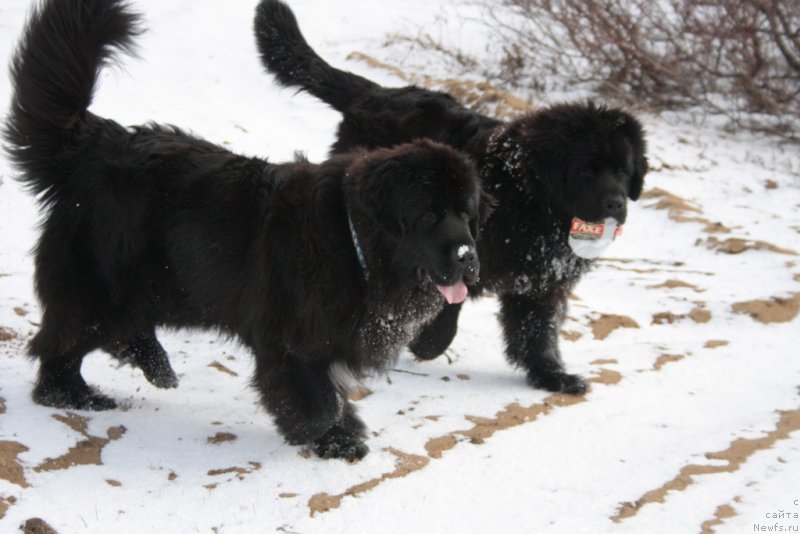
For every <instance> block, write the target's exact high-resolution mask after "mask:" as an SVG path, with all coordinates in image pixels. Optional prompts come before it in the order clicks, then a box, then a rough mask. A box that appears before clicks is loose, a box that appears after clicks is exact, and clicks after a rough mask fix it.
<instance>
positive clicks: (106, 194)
mask: <svg viewBox="0 0 800 534" xmlns="http://www.w3.org/2000/svg"><path fill="white" fill-rule="evenodd" d="M138 31H139V25H138V17H137V16H136V15H135V14H133V13H131V12H130V11H129V10H128V9H127V7H126V4H125V3H124V2H122V1H118V0H48V1H46V2H44V3H42V4H40V6H39V7H38V8H37V9H34V11H33V13H32V14H31V17H30V20H29V22H28V25H27V27H26V29H25V31H24V34H23V37H22V39H21V42H20V44H19V47H18V49H17V52H16V55H15V56H14V59H13V61H12V68H11V78H12V81H13V84H14V89H15V93H14V98H13V101H12V104H11V112H10V115H9V118H8V122H7V124H6V129H5V138H6V140H7V142H8V145H9V147H8V148H9V152H10V155H11V157H12V158H13V160H14V162H15V163H16V164H17V166H18V167H19V169H20V170H21V171H22V173H23V174H22V176H21V180H23V182H24V183H25V184H27V186H28V187H29V188H30V190H31V191H32V192H33V193H35V194H36V195H37V196H38V198H39V200H40V201H41V203H42V205H43V206H44V208H45V209H46V217H45V219H44V222H43V226H42V233H41V238H40V240H39V243H38V246H37V247H36V254H35V256H36V257H35V263H36V289H37V292H38V296H39V298H40V300H41V303H42V307H43V317H42V325H41V330H40V331H39V332H38V333H37V334H36V336H35V337H34V339H33V340H32V342H31V345H30V351H31V354H32V355H33V356H34V357H36V358H38V360H39V364H40V366H39V376H38V381H37V383H36V386H35V389H34V393H33V397H34V399H35V401H36V402H38V403H40V404H44V405H48V406H55V407H63V408H78V409H92V410H104V409H110V408H113V407H114V406H115V403H114V401H113V400H112V399H110V398H108V397H106V396H104V395H102V394H100V393H98V392H97V391H95V390H94V389H92V388H91V387H89V386H88V385H87V384H86V382H85V381H84V379H83V377H82V376H81V371H80V368H81V362H82V360H83V357H84V356H85V355H86V354H87V353H88V352H89V351H92V350H94V349H96V348H105V349H106V350H108V351H110V352H112V353H114V354H116V355H118V356H127V357H131V358H134V360H135V361H136V363H137V364H139V365H140V366H141V367H142V368H143V369H144V371H145V373H146V375H147V376H148V378H149V379H151V381H154V382H155V383H156V385H160V386H162V387H168V386H174V385H175V382H176V380H175V376H174V373H172V370H171V369H170V368H169V363H168V361H167V360H166V355H165V353H164V351H163V349H162V348H161V346H160V345H159V343H158V341H157V340H156V338H155V334H154V331H155V327H156V326H157V325H168V326H173V327H201V328H210V329H217V330H219V331H220V332H222V333H224V334H227V335H232V336H237V337H238V338H239V339H240V340H242V341H243V342H244V343H245V344H246V345H248V346H249V347H250V348H251V349H252V350H253V352H254V353H255V358H256V371H255V377H254V379H253V382H254V384H255V387H256V388H257V389H258V391H259V393H260V395H261V398H262V401H263V404H264V406H265V407H266V409H267V410H268V411H269V412H270V413H271V414H272V415H273V417H274V419H275V421H276V423H277V425H278V427H279V429H280V431H281V432H282V433H283V435H284V436H285V437H286V440H287V441H288V442H290V443H293V444H309V445H310V446H311V447H312V448H313V450H314V451H315V452H316V453H317V454H318V455H320V456H322V457H339V458H345V459H348V460H352V459H355V458H360V457H362V456H364V454H366V452H367V450H368V449H367V447H366V445H365V444H364V438H365V427H364V424H363V423H362V422H361V420H360V419H359V418H358V417H357V415H356V413H355V409H354V408H353V406H352V405H351V404H350V403H349V402H348V400H347V397H346V395H345V391H344V382H345V381H346V379H348V378H352V376H353V375H355V377H360V376H363V375H364V374H365V373H368V372H372V371H375V370H381V369H384V368H385V366H386V365H387V364H388V363H389V362H390V361H391V360H392V358H394V357H396V355H397V352H398V351H399V349H400V348H401V347H403V346H405V345H406V344H408V343H409V341H411V340H412V339H413V336H414V335H415V334H416V333H417V331H418V330H419V328H420V327H421V326H422V324H424V323H425V322H429V321H430V320H431V319H433V318H434V317H435V316H436V314H437V313H439V311H441V309H442V307H443V305H444V304H445V301H449V302H460V301H463V300H464V298H466V295H467V288H466V285H467V284H472V283H474V282H475V281H476V279H477V276H478V258H477V255H476V252H475V241H474V239H475V236H476V233H477V231H478V227H479V224H480V221H479V216H480V214H479V210H480V206H479V203H480V199H481V191H480V187H479V183H478V181H477V178H476V174H475V171H474V169H473V167H472V166H471V164H470V163H469V161H468V160H467V159H466V158H465V157H463V156H461V155H459V154H458V153H457V152H456V151H455V150H453V149H452V148H450V147H447V146H445V145H441V144H437V143H434V142H430V141H416V142H413V143H409V144H404V145H398V146H396V147H394V148H389V149H380V150H375V151H373V152H366V151H363V150H362V151H358V152H355V153H352V154H348V155H341V156H336V157H333V158H331V159H330V160H328V161H326V162H325V163H323V164H320V165H313V164H311V163H308V162H305V161H297V162H294V163H285V164H271V163H268V162H266V161H265V160H263V159H258V158H250V157H243V156H239V155H235V154H232V153H230V152H228V151H226V150H225V149H223V148H221V147H219V146H216V145H213V144H211V143H208V142H206V141H203V140H201V139H198V138H196V137H193V136H190V135H188V134H186V133H184V132H181V131H180V130H178V129H176V128H173V127H163V126H158V125H155V124H148V125H145V126H138V127H134V128H123V127H122V126H120V125H119V124H117V123H116V122H114V121H112V120H109V119H105V118H102V117H98V116H96V115H94V114H92V113H91V112H89V111H88V110H87V107H88V106H89V104H90V102H91V99H92V93H93V89H94V86H95V83H96V80H97V76H98V73H99V70H100V69H101V68H102V66H103V65H104V64H106V63H108V62H110V61H111V60H112V59H113V56H114V54H115V53H116V52H118V51H120V50H122V51H130V49H131V46H132V40H133V37H134V36H135V35H136V34H137V32H138Z"/></svg>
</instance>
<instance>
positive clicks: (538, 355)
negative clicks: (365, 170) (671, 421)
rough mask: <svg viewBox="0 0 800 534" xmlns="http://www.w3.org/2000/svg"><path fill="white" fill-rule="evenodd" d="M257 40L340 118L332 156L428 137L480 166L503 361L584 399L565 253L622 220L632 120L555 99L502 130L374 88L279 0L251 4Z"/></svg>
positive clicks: (439, 346)
mask: <svg viewBox="0 0 800 534" xmlns="http://www.w3.org/2000/svg"><path fill="white" fill-rule="evenodd" d="M255 36H256V41H257V44H258V48H259V51H260V54H261V58H262V61H263V63H264V65H265V66H266V68H267V70H268V72H270V73H272V74H273V75H274V76H275V77H276V79H277V80H278V81H279V82H280V83H281V84H283V85H285V86H288V87H296V88H299V89H301V90H303V91H307V92H308V93H310V94H312V95H314V96H316V97H317V98H319V99H321V100H323V101H324V102H326V103H327V104H329V105H330V106H332V107H333V108H335V109H336V110H338V111H340V112H341V113H342V115H343V118H342V121H341V123H340V124H339V129H338V135H337V139H336V142H335V143H334V145H333V147H332V150H331V152H332V153H340V152H343V151H346V150H350V149H352V148H353V147H367V148H374V147H378V146H392V145H395V144H398V143H403V142H407V141H409V140H412V139H417V138H421V137H426V138H430V139H433V140H435V141H438V142H441V143H446V144H448V145H450V146H453V147H455V148H457V149H459V150H464V151H466V152H467V153H468V154H470V155H471V156H472V158H473V159H474V160H475V161H476V162H478V167H479V172H480V175H481V179H482V182H483V186H484V188H485V190H486V191H488V192H489V193H491V194H492V195H493V196H494V197H495V198H496V200H497V211H496V212H495V214H494V215H493V216H492V217H491V218H490V219H489V220H488V221H487V223H486V224H485V225H484V227H483V229H482V234H481V239H480V240H479V242H478V251H479V253H480V256H481V260H482V271H481V272H482V275H481V280H480V283H479V284H478V285H477V286H475V287H474V288H473V289H472V290H471V293H472V294H473V295H477V294H478V293H479V292H480V290H481V289H483V288H487V289H490V290H492V291H495V292H496V293H497V294H498V295H499V298H500V301H501V304H502V311H501V322H502V326H503V331H504V334H505V341H506V347H507V355H508V358H509V360H510V361H511V362H512V363H513V364H516V365H518V366H520V367H522V368H523V369H524V370H525V371H526V373H527V378H528V381H529V383H530V384H531V385H533V386H536V387H542V388H545V389H548V390H551V391H564V392H568V393H582V392H583V391H585V389H586V384H585V382H584V381H583V379H581V378H580V377H579V376H577V375H572V374H568V373H566V372H565V370H564V365H563V363H562V360H561V355H560V351H559V343H558V336H559V331H560V327H561V324H562V322H563V319H564V316H565V313H566V308H567V297H568V295H569V294H570V292H571V291H572V290H573V288H574V286H575V284H576V283H577V282H578V280H579V279H580V277H581V276H582V275H583V274H584V273H585V272H586V271H587V270H588V269H589V267H590V265H591V261H589V260H585V259H581V258H579V257H577V256H575V255H574V254H573V253H572V251H571V249H570V248H569V245H568V242H567V238H568V233H569V229H570V224H571V221H572V219H573V218H574V217H579V218H580V219H583V220H585V221H600V220H603V219H604V218H606V217H609V216H610V217H614V218H616V219H617V220H618V221H619V222H620V223H624V222H625V218H626V197H627V198H630V199H632V200H636V199H637V198H638V197H639V195H640V193H641V191H642V185H643V179H644V176H645V173H646V172H647V159H646V157H645V140H644V133H643V130H642V127H641V125H640V124H639V122H638V121H637V120H636V119H635V118H634V117H632V116H631V115H630V114H628V113H626V112H624V111H621V110H618V109H610V108H607V107H604V106H600V105H595V104H593V103H591V102H587V103H578V104H561V105H555V106H552V107H549V108H546V109H541V110H538V111H534V112H532V113H528V114H526V115H523V116H521V117H520V118H518V119H516V120H514V121H511V122H508V123H505V122H501V121H498V120H495V119H492V118H489V117H486V116H484V115H480V114H478V113H475V112H473V111H470V110H468V109H466V108H465V107H464V106H462V105H461V104H459V103H458V102H456V101H455V99H453V98H452V97H451V96H450V95H448V94H446V93H443V92H437V91H430V90H427V89H422V88H419V87H414V86H409V87H402V88H398V89H390V88H385V87H381V86H379V85H378V84H376V83H374V82H372V81H370V80H367V79H365V78H363V77H361V76H358V75H355V74H352V73H349V72H345V71H342V70H339V69H336V68H334V67H332V66H330V65H328V64H327V63H326V62H325V61H324V60H323V59H321V58H320V57H319V56H318V55H317V54H316V53H315V52H314V51H313V50H312V49H311V48H310V47H309V46H308V44H307V43H306V41H305V39H304V37H303V35H302V34H301V32H300V29H299V27H298V25H297V21H296V19H295V17H294V14H293V13H292V11H291V10H290V9H289V8H288V7H287V6H286V5H285V4H283V3H282V2H280V1H279V0H263V1H262V2H261V3H260V4H259V6H258V7H257V9H256V17H255ZM459 311H460V305H452V306H448V307H447V308H445V310H444V311H443V312H442V314H441V315H440V316H439V317H437V319H436V320H435V321H434V322H433V323H432V324H431V325H429V326H428V327H426V328H425V330H424V331H423V332H422V333H421V334H420V336H419V337H418V338H417V339H416V340H415V341H414V342H413V343H412V344H411V349H412V350H413V352H414V353H415V354H416V355H417V356H419V357H421V358H424V359H430V358H434V357H436V356H438V355H439V354H441V353H442V352H443V351H444V350H445V349H446V348H447V347H448V346H449V345H450V342H451V341H452V339H453V336H454V335H455V333H456V322H457V319H458V314H459Z"/></svg>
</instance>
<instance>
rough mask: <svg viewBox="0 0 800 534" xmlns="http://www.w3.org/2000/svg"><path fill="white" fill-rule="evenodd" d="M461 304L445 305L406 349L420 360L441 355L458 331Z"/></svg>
mask: <svg viewBox="0 0 800 534" xmlns="http://www.w3.org/2000/svg"><path fill="white" fill-rule="evenodd" d="M460 313H461V304H445V305H444V308H443V309H442V311H441V312H439V315H437V316H436V318H435V319H434V320H433V321H431V322H430V323H428V324H426V325H425V326H424V327H423V328H422V330H421V331H420V333H419V334H417V337H416V338H415V339H414V341H412V342H411V343H410V344H409V345H408V348H409V349H411V352H413V353H414V356H416V357H417V358H419V359H421V360H432V359H434V358H436V357H437V356H439V355H441V354H442V353H443V352H444V351H446V350H447V347H449V346H450V343H452V342H453V338H454V337H456V332H457V331H458V315H459V314H460Z"/></svg>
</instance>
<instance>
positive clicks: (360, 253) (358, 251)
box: [347, 213, 369, 279]
mask: <svg viewBox="0 0 800 534" xmlns="http://www.w3.org/2000/svg"><path fill="white" fill-rule="evenodd" d="M347 224H349V225H350V237H351V238H353V246H354V247H355V249H356V256H358V264H359V265H360V266H361V270H362V271H364V278H367V279H368V278H369V270H368V269H367V258H366V257H364V251H363V250H362V249H361V245H360V244H359V242H358V234H356V227H355V226H353V219H351V218H350V214H349V213H348V214H347Z"/></svg>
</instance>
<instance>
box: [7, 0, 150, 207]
mask: <svg viewBox="0 0 800 534" xmlns="http://www.w3.org/2000/svg"><path fill="white" fill-rule="evenodd" d="M139 33H141V26H140V20H139V17H138V15H136V14H134V13H132V12H131V11H130V10H129V8H128V6H127V4H126V3H125V2H124V1H121V0H45V1H43V2H41V3H40V4H38V5H36V6H35V7H34V8H33V10H32V12H31V13H30V15H29V18H28V23H27V25H26V26H25V29H24V30H23V33H22V37H21V39H20V42H19V45H18V47H17V49H16V52H15V54H14V56H13V58H12V60H11V69H10V70H11V82H12V85H13V89H14V96H13V99H12V101H11V109H10V112H9V115H8V118H7V121H6V124H5V129H4V131H3V135H4V137H5V140H6V142H7V144H8V146H7V148H8V153H9V155H10V156H11V159H12V160H13V161H14V162H15V163H16V165H17V167H18V168H19V169H20V170H21V171H23V176H22V177H21V180H22V181H23V182H24V183H25V184H26V185H27V186H28V187H29V188H30V189H31V190H32V192H34V193H35V194H37V195H42V197H41V199H42V201H43V202H47V201H48V198H52V197H53V196H54V195H55V193H56V191H57V190H58V189H59V188H60V187H61V186H62V185H63V184H64V183H66V181H67V180H68V179H69V178H70V176H71V174H72V173H73V165H71V163H72V161H71V158H72V157H74V155H75V152H76V150H78V149H79V143H78V138H79V136H80V130H81V126H82V125H83V124H84V123H85V121H86V116H87V108H88V107H89V104H90V103H91V101H92V96H93V93H94V89H95V85H96V83H97V78H98V75H99V73H100V69H101V68H102V67H103V66H104V65H105V64H107V63H109V62H111V61H112V60H113V58H114V56H115V54H116V53H118V52H120V51H123V52H127V53H133V39H134V37H135V36H136V35H138V34H139Z"/></svg>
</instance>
